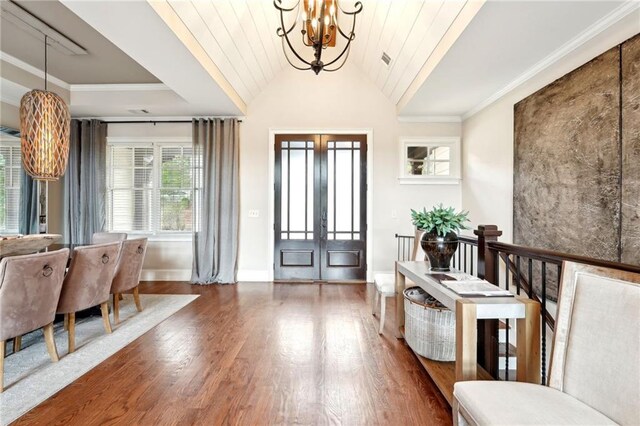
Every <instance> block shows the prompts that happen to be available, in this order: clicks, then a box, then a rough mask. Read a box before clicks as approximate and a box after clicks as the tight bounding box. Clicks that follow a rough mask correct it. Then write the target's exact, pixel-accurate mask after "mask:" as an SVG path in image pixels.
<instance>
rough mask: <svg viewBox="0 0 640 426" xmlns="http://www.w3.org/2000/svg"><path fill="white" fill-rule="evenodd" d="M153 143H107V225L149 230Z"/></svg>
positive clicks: (109, 226)
mask: <svg viewBox="0 0 640 426" xmlns="http://www.w3.org/2000/svg"><path fill="white" fill-rule="evenodd" d="M153 151H154V150H153V147H152V146H148V147H142V146H141V147H132V146H122V145H111V146H110V147H109V154H110V155H109V156H108V161H107V228H108V229H109V230H111V231H129V232H132V231H133V232H135V231H139V232H153V221H152V217H151V212H152V210H151V207H152V205H153V189H154V186H153V181H154V170H153V165H154V152H153Z"/></svg>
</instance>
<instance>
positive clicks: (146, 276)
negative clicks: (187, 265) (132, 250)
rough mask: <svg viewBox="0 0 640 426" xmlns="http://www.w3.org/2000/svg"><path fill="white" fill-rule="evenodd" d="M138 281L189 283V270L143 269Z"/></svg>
mask: <svg viewBox="0 0 640 426" xmlns="http://www.w3.org/2000/svg"><path fill="white" fill-rule="evenodd" d="M140 281H191V269H143V270H142V274H141V275H140Z"/></svg>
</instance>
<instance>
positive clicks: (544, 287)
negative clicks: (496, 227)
mask: <svg viewBox="0 0 640 426" xmlns="http://www.w3.org/2000/svg"><path fill="white" fill-rule="evenodd" d="M541 299H542V310H541V311H540V312H541V315H542V323H541V325H542V327H540V328H541V330H542V384H543V385H546V384H547V377H546V375H547V373H546V362H547V319H546V317H545V315H546V312H547V262H542V296H541Z"/></svg>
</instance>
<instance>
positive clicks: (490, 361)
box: [473, 225, 502, 379]
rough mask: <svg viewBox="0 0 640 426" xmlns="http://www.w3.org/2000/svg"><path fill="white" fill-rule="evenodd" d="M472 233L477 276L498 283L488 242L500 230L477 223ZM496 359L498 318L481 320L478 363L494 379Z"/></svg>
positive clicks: (495, 254)
mask: <svg viewBox="0 0 640 426" xmlns="http://www.w3.org/2000/svg"><path fill="white" fill-rule="evenodd" d="M473 233H474V234H475V235H476V236H477V237H478V265H477V266H478V267H477V273H478V277H479V278H484V279H485V280H487V281H489V282H490V283H493V284H498V283H497V282H496V281H497V276H498V274H497V271H496V265H497V260H498V253H495V252H494V251H492V250H491V249H490V248H489V246H488V243H489V242H491V241H498V237H500V236H501V235H502V231H500V230H499V229H498V227H497V226H496V225H478V228H477V229H475V230H474V231H473ZM498 359H499V356H498V320H482V321H480V324H478V363H479V364H480V365H481V366H482V367H484V369H485V370H487V372H488V373H489V374H490V375H491V376H492V377H494V378H496V379H497V378H498V372H499V366H498Z"/></svg>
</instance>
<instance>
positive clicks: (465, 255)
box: [463, 244, 467, 274]
mask: <svg viewBox="0 0 640 426" xmlns="http://www.w3.org/2000/svg"><path fill="white" fill-rule="evenodd" d="M463 247H464V273H465V274H466V273H467V245H466V244H464V245H463Z"/></svg>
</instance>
